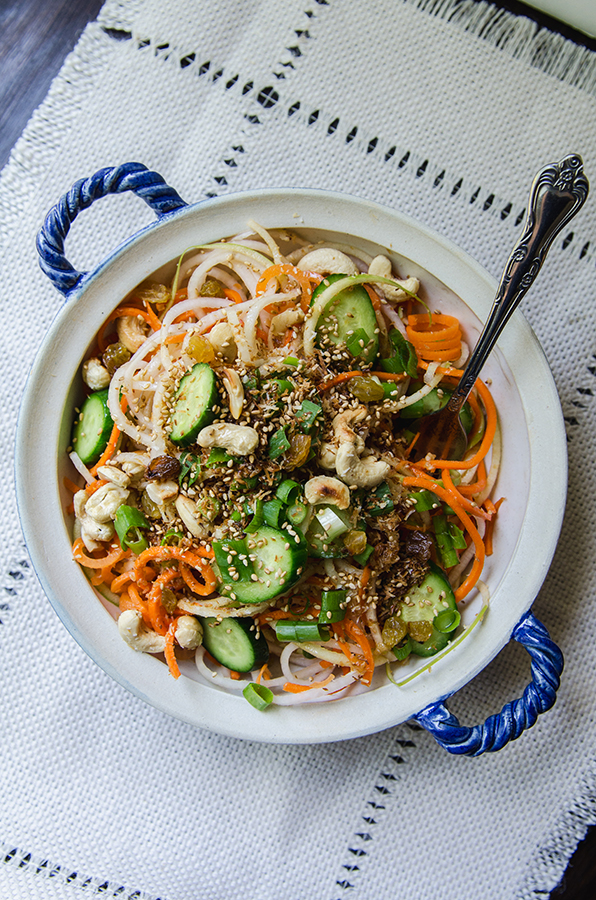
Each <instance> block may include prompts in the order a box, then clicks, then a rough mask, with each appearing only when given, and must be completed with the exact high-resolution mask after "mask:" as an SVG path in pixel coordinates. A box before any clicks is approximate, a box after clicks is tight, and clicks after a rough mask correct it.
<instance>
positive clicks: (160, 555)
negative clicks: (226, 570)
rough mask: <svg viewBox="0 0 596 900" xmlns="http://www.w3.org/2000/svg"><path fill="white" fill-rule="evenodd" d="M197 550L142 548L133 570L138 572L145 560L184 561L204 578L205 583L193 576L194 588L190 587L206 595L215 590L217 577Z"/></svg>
mask: <svg viewBox="0 0 596 900" xmlns="http://www.w3.org/2000/svg"><path fill="white" fill-rule="evenodd" d="M199 552H200V551H195V552H191V551H190V550H179V549H178V548H177V547H149V548H148V549H147V550H143V552H142V553H140V554H139V556H138V557H137V559H136V561H135V572H138V571H139V569H141V568H142V567H143V566H144V565H145V563H146V562H149V560H156V561H157V562H164V561H167V560H171V559H175V560H178V561H179V562H182V563H186V564H187V566H190V567H191V568H193V569H197V570H198V571H199V572H200V573H201V577H202V578H203V579H204V581H205V584H204V585H203V584H200V582H198V581H196V579H194V578H193V583H194V584H195V588H192V590H194V591H195V593H197V594H201V595H202V596H206V595H207V594H211V593H213V591H214V590H215V586H216V584H217V579H216V578H215V573H214V571H213V569H212V568H211V566H210V565H209V564H208V563H207V562H205V560H204V559H202V558H201V556H199V555H198V553H199ZM183 577H184V575H183Z"/></svg>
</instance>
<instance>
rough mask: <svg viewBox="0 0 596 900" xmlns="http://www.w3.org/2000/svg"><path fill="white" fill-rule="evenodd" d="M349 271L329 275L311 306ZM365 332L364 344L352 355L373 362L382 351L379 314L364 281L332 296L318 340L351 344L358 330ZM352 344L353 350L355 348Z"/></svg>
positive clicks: (315, 293) (318, 289) (319, 326)
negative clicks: (378, 330)
mask: <svg viewBox="0 0 596 900" xmlns="http://www.w3.org/2000/svg"><path fill="white" fill-rule="evenodd" d="M346 277H347V276H346V275H328V276H327V277H326V278H324V279H323V281H322V282H321V283H320V285H318V287H317V288H315V290H314V291H313V295H312V300H311V306H312V304H313V302H314V301H315V300H316V298H317V297H318V296H319V295H320V294H321V293H322V292H323V291H324V290H325V289H326V288H327V287H329V285H330V284H333V282H334V281H338V280H339V279H340V278H346ZM360 329H361V330H362V332H363V333H364V338H363V341H364V346H363V347H359V348H358V352H357V353H354V352H352V351H351V352H352V355H353V356H354V357H355V358H357V359H360V360H362V361H363V362H372V361H373V359H375V358H376V356H377V354H378V352H379V337H378V334H376V333H375V332H376V331H377V329H378V325H377V317H376V315H375V311H374V308H373V305H372V302H371V299H370V297H369V296H368V294H367V292H366V291H365V289H364V288H363V287H362V285H360V284H355V285H354V286H353V287H348V288H346V290H345V291H341V292H340V293H339V294H336V296H335V297H332V298H331V300H330V301H329V303H327V305H326V306H325V308H324V309H323V311H322V313H321V315H320V316H319V321H318V323H317V336H318V343H319V346H321V343H327V342H329V343H331V344H347V343H348V341H349V340H350V337H352V335H353V334H354V333H355V332H356V331H358V330H360ZM353 349H354V348H353V345H352V350H353Z"/></svg>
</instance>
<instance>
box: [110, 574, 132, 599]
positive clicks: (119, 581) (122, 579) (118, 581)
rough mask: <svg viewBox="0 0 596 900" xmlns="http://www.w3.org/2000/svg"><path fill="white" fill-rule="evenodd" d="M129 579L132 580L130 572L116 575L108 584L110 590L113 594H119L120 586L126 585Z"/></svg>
mask: <svg viewBox="0 0 596 900" xmlns="http://www.w3.org/2000/svg"><path fill="white" fill-rule="evenodd" d="M129 581H132V572H123V573H122V575H117V576H116V578H114V580H113V581H112V583H111V584H110V590H111V592H112V593H113V594H119V593H120V591H121V590H122V588H123V587H124V586H125V585H127V584H128V582H129Z"/></svg>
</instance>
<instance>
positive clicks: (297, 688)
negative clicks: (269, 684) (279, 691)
mask: <svg viewBox="0 0 596 900" xmlns="http://www.w3.org/2000/svg"><path fill="white" fill-rule="evenodd" d="M334 678H335V675H328V676H327V678H325V679H324V680H323V681H313V683H312V684H296V683H295V682H293V681H286V683H285V684H284V686H283V689H284V691H287V692H288V694H301V693H302V692H303V691H312V690H314V689H315V688H324V687H326V686H327V685H328V684H330V683H331V682H332V681H333V679H334Z"/></svg>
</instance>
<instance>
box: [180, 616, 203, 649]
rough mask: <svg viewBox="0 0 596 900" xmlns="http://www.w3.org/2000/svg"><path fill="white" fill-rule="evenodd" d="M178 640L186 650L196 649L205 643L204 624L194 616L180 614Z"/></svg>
mask: <svg viewBox="0 0 596 900" xmlns="http://www.w3.org/2000/svg"><path fill="white" fill-rule="evenodd" d="M176 640H177V641H178V643H179V644H180V646H181V647H182V648H183V649H184V650H196V648H197V647H200V646H201V644H202V643H203V626H202V625H201V623H200V622H199V620H198V619H195V617H194V616H180V618H179V619H178V621H177V622H176Z"/></svg>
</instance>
